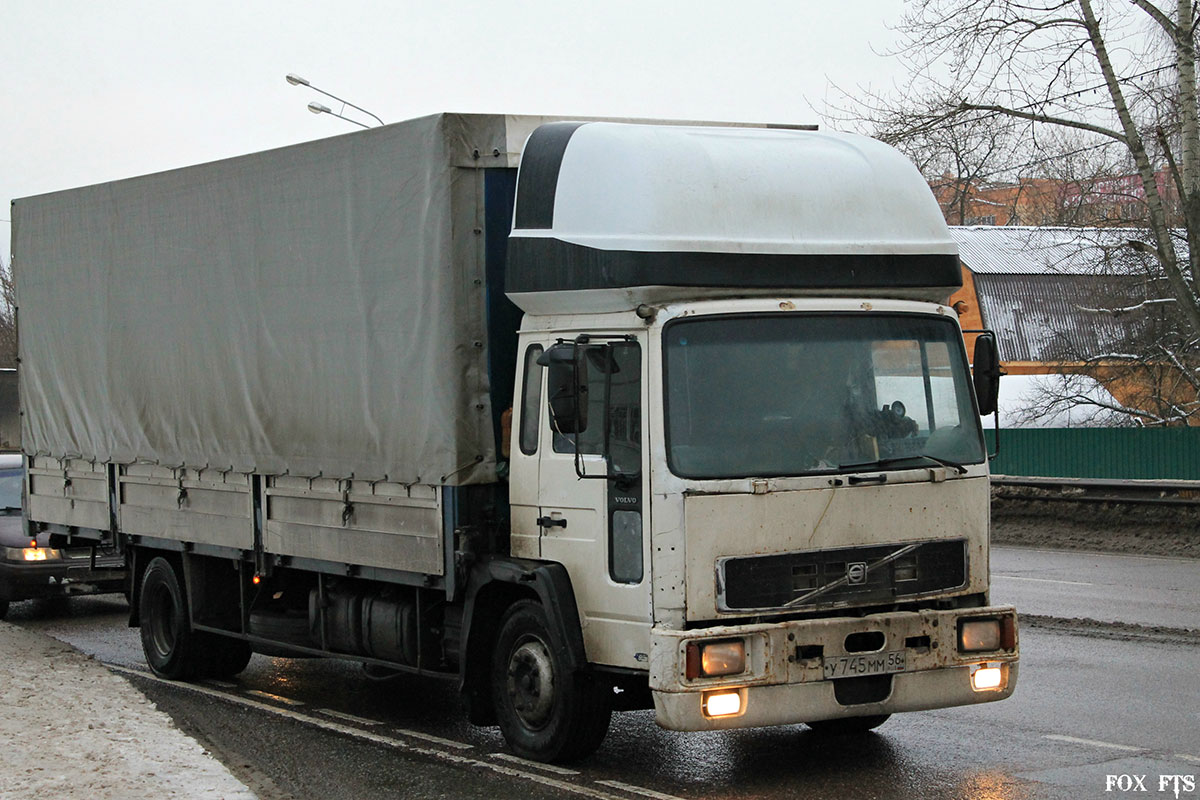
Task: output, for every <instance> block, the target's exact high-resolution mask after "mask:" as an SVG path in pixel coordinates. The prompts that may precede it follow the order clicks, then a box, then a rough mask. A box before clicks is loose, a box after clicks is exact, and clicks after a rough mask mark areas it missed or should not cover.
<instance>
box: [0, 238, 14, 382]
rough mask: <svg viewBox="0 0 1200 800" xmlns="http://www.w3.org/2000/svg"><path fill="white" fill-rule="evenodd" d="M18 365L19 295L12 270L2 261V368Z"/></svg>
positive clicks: (0, 288) (0, 323) (0, 361)
mask: <svg viewBox="0 0 1200 800" xmlns="http://www.w3.org/2000/svg"><path fill="white" fill-rule="evenodd" d="M16 365H17V295H16V290H15V287H14V285H13V276H12V268H11V266H10V265H8V264H5V263H4V261H3V260H0V367H15V366H16Z"/></svg>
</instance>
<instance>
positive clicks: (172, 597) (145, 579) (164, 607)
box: [138, 556, 201, 680]
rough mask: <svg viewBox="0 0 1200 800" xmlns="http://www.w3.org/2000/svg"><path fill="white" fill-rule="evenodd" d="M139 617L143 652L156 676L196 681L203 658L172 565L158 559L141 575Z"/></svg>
mask: <svg viewBox="0 0 1200 800" xmlns="http://www.w3.org/2000/svg"><path fill="white" fill-rule="evenodd" d="M138 613H139V614H140V616H141V623H142V650H143V652H145V654H146V663H147V664H149V665H150V669H151V670H152V671H153V672H154V674H155V675H158V676H159V677H161V678H167V679H169V680H187V679H189V678H194V677H196V674H197V671H198V667H199V666H200V664H201V658H200V657H199V655H198V650H197V645H199V644H200V642H199V641H198V640H197V637H196V634H195V633H193V632H192V629H191V624H190V622H189V620H188V610H187V599H186V598H185V596H184V593H183V582H182V581H181V580H180V579H179V575H178V574H177V573H176V572H175V567H173V566H172V565H171V562H170V561H168V560H167V559H165V558H163V557H162V556H155V557H154V558H153V559H151V561H150V563H149V565H147V567H146V572H145V573H144V574H143V575H142V589H141V598H140V601H139V603H138Z"/></svg>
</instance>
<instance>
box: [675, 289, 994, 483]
mask: <svg viewBox="0 0 1200 800" xmlns="http://www.w3.org/2000/svg"><path fill="white" fill-rule="evenodd" d="M664 341H665V345H664V353H665V364H666V375H665V380H666V393H667V397H666V415H667V418H666V425H667V456H668V462H669V465H670V467H671V470H672V472H674V473H675V474H676V475H679V476H681V477H686V478H746V477H772V476H786V475H805V474H814V473H830V472H846V471H853V470H856V469H871V468H872V467H884V466H886V467H889V468H893V467H894V468H907V467H911V466H929V465H931V464H934V463H937V462H938V461H941V462H949V463H952V464H969V463H979V462H981V461H982V460H983V457H984V449H983V443H982V432H981V430H980V427H979V417H978V415H977V414H976V413H975V407H974V404H973V402H972V399H971V393H970V389H969V388H968V386H969V381H968V373H967V364H966V357H965V352H964V350H963V345H962V334H961V333H960V332H959V330H958V327H957V326H956V325H955V324H954V323H953V322H952V321H950V320H948V319H945V318H942V317H935V316H927V315H916V314H883V313H870V314H863V313H858V314H798V313H789V314H764V315H753V316H728V317H712V318H708V319H683V320H679V321H676V322H672V323H671V324H670V325H668V326H667V329H666V331H665V332H664Z"/></svg>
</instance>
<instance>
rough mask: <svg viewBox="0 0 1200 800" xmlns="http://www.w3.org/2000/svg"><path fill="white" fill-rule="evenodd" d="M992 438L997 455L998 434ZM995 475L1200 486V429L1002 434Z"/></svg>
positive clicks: (1048, 430) (1057, 430) (1016, 431)
mask: <svg viewBox="0 0 1200 800" xmlns="http://www.w3.org/2000/svg"><path fill="white" fill-rule="evenodd" d="M986 433H987V440H988V448H989V451H990V452H993V453H994V452H996V440H995V433H996V432H995V431H994V430H989V431H987V432H986ZM992 473H993V474H995V475H1020V476H1022V477H1025V476H1041V477H1050V478H1136V479H1141V480H1200V428H1029V429H1013V430H1005V429H1003V428H1002V429H1001V430H1000V453H999V455H997V456H996V458H995V460H993V461H992Z"/></svg>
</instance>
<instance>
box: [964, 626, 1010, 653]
mask: <svg viewBox="0 0 1200 800" xmlns="http://www.w3.org/2000/svg"><path fill="white" fill-rule="evenodd" d="M999 649H1000V620H998V619H974V620H970V621H968V622H963V621H960V622H959V623H958V650H959V652H961V653H979V652H982V651H985V650H999Z"/></svg>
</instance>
